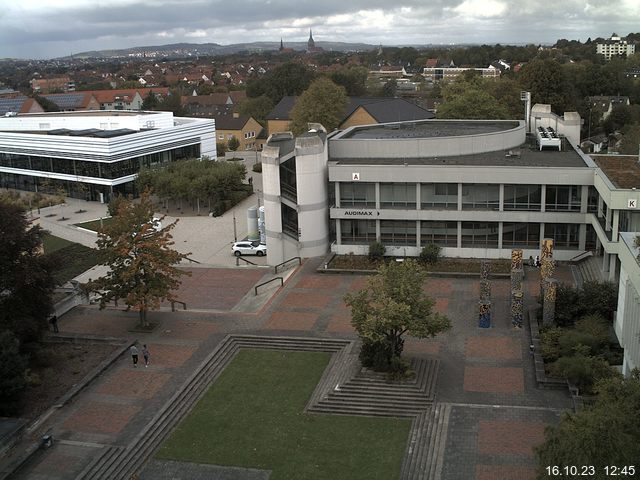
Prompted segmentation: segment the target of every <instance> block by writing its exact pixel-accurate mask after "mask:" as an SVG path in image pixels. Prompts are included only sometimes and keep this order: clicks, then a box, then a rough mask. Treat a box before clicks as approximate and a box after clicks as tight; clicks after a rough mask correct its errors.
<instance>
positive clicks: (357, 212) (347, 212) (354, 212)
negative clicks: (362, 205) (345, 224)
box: [344, 210, 380, 217]
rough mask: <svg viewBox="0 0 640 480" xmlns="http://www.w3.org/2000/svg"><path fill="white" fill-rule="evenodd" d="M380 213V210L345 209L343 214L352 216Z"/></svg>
mask: <svg viewBox="0 0 640 480" xmlns="http://www.w3.org/2000/svg"><path fill="white" fill-rule="evenodd" d="M374 213H375V214H376V215H380V212H377V211H375V210H345V212H344V214H345V216H346V215H349V216H352V217H373V214H374Z"/></svg>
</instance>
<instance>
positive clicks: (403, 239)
mask: <svg viewBox="0 0 640 480" xmlns="http://www.w3.org/2000/svg"><path fill="white" fill-rule="evenodd" d="M380 241H381V242H382V243H383V244H384V245H411V246H415V245H416V222H415V221H412V220H381V221H380Z"/></svg>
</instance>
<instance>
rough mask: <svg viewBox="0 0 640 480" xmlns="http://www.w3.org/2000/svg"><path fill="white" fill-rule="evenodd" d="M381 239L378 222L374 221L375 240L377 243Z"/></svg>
mask: <svg viewBox="0 0 640 480" xmlns="http://www.w3.org/2000/svg"><path fill="white" fill-rule="evenodd" d="M380 238H381V234H380V220H376V240H377V241H378V242H379V241H380Z"/></svg>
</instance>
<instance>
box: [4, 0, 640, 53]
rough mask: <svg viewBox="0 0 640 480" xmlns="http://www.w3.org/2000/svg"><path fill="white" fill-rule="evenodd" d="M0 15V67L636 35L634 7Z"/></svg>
mask: <svg viewBox="0 0 640 480" xmlns="http://www.w3.org/2000/svg"><path fill="white" fill-rule="evenodd" d="M4 3H6V5H3V8H2V9H0V24H2V25H3V28H2V29H1V30H0V57H5V56H10V57H11V56H12V57H27V58H29V57H31V58H37V57H39V56H40V57H41V56H61V55H68V54H69V53H71V52H76V53H77V52H81V51H87V50H94V49H112V48H126V47H133V46H139V45H153V44H157V43H160V42H161V41H162V40H163V39H165V40H169V39H170V40H171V42H181V41H188V42H194V41H197V42H215V43H220V44H230V43H239V42H247V41H252V40H256V41H259V40H271V41H278V40H279V39H280V38H281V37H282V38H283V39H284V41H285V43H286V42H287V41H289V42H292V41H304V40H306V39H307V38H308V34H309V28H312V29H313V32H314V38H315V39H316V40H319V41H322V40H338V41H352V42H366V43H370V44H374V45H375V44H379V43H382V44H385V45H398V44H428V43H434V44H438V43H478V42H482V43H528V42H534V43H547V42H554V41H555V40H557V39H559V38H576V39H582V40H585V39H586V38H587V37H592V38H595V37H598V36H608V35H610V34H611V32H614V31H615V32H617V33H620V34H622V35H625V34H626V33H629V32H633V31H637V30H638V25H640V2H638V0H618V2H616V5H615V8H612V5H611V2H610V1H609V0H587V1H586V3H585V0H563V1H562V2H556V3H554V4H553V5H550V4H548V3H545V2H531V1H530V0H526V1H525V0H431V1H429V2H425V1H424V0H397V1H396V2H389V1H388V0H351V1H348V2H347V1H344V0H325V1H322V2H319V1H317V0H298V1H296V0H268V1H266V2H265V1H263V0H236V1H234V2H229V1H228V0H155V1H151V0H56V1H55V2H51V1H48V2H44V1H42V0H21V1H18V2H8V1H5V2H4Z"/></svg>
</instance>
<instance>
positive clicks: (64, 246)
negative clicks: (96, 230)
mask: <svg viewBox="0 0 640 480" xmlns="http://www.w3.org/2000/svg"><path fill="white" fill-rule="evenodd" d="M42 246H43V248H44V253H45V255H47V256H51V257H53V258H54V259H55V262H56V269H55V271H54V273H53V277H54V278H55V280H56V284H57V285H62V284H63V283H65V282H68V281H69V280H71V279H72V278H74V277H77V276H78V275H80V274H81V273H83V272H85V271H87V270H89V269H90V268H91V267H93V266H95V265H96V264H97V255H96V250H95V249H93V248H89V247H85V246H84V245H80V244H79V243H73V242H70V241H68V240H65V239H64V238H60V237H56V236H54V235H48V234H47V235H43V236H42Z"/></svg>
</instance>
